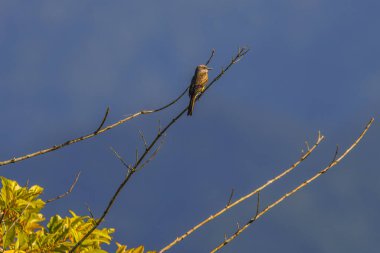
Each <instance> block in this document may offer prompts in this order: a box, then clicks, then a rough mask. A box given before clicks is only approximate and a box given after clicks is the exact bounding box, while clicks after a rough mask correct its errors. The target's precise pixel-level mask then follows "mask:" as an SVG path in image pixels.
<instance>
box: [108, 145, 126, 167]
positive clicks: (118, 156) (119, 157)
mask: <svg viewBox="0 0 380 253" xmlns="http://www.w3.org/2000/svg"><path fill="white" fill-rule="evenodd" d="M110 149H111V151H112V152H113V153H114V155H115V156H116V157H117V159H119V161H120V162H121V163H122V164H123V166H124V167H126V168H127V169H128V170H129V169H130V168H131V166H130V165H129V164H128V163H126V162H125V160H124V158H123V157H121V155H119V153H118V152H117V151H116V150H115V149H114V148H113V147H110Z"/></svg>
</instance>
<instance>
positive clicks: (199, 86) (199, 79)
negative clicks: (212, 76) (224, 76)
mask: <svg viewBox="0 0 380 253" xmlns="http://www.w3.org/2000/svg"><path fill="white" fill-rule="evenodd" d="M209 70H212V68H209V67H208V66H206V65H203V64H201V65H198V66H197V68H196V69H195V73H194V76H193V78H192V79H191V84H190V87H189V97H190V103H189V106H188V108H187V115H188V116H191V115H193V110H194V105H195V101H196V99H197V97H198V96H199V95H200V94H201V93H202V92H203V91H204V90H205V85H206V83H207V81H208V71H209Z"/></svg>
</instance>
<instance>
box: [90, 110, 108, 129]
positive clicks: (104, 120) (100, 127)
mask: <svg viewBox="0 0 380 253" xmlns="http://www.w3.org/2000/svg"><path fill="white" fill-rule="evenodd" d="M109 111H110V107H109V106H107V110H106V113H105V114H104V117H103V120H102V122H101V123H100V125H99V127H98V128H97V129H96V130H95V132H94V134H97V133H98V132H99V130H100V129H102V127H103V125H104V123H105V122H106V119H107V117H108V113H109Z"/></svg>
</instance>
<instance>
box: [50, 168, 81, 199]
mask: <svg viewBox="0 0 380 253" xmlns="http://www.w3.org/2000/svg"><path fill="white" fill-rule="evenodd" d="M80 173H81V172H80V171H79V172H78V174H77V175H76V177H75V179H74V182H73V183H72V184H71V186H70V188H69V190H68V191H66V192H65V193H62V194H61V195H59V196H57V197H55V198H52V199H48V200H46V203H50V202H53V201H56V200H58V199H61V198H64V197H66V196H67V195H69V194H70V193H71V192H72V191H73V189H74V187H75V185H76V184H77V182H78V179H79V176H80Z"/></svg>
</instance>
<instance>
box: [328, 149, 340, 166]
mask: <svg viewBox="0 0 380 253" xmlns="http://www.w3.org/2000/svg"><path fill="white" fill-rule="evenodd" d="M338 153H339V145H336V149H335V154H334V157H333V159H332V160H331V163H333V162H335V161H336V158H337V157H338ZM331 163H330V164H331Z"/></svg>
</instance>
